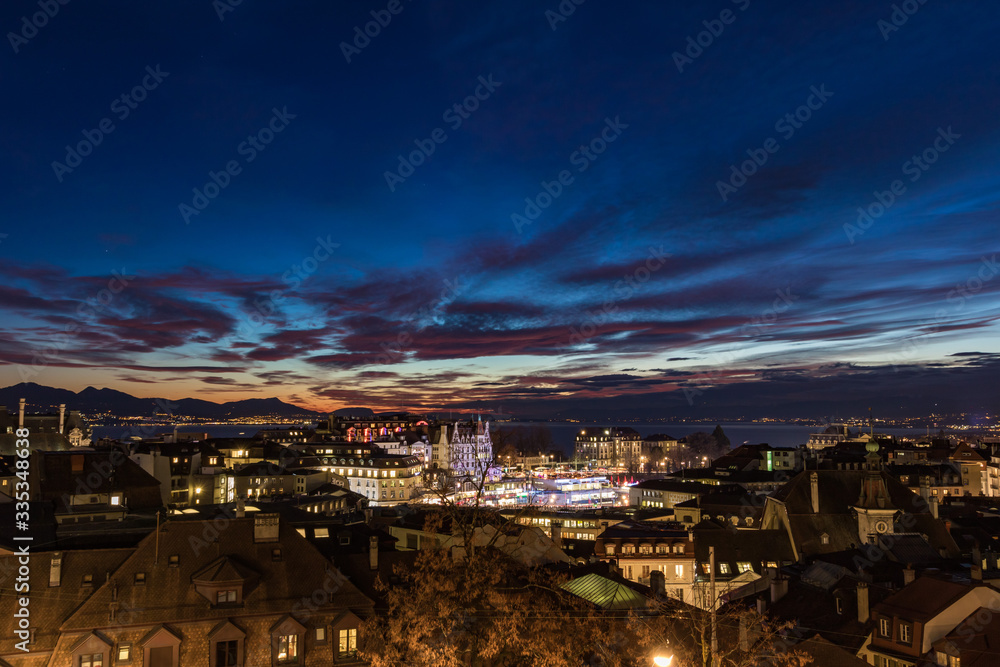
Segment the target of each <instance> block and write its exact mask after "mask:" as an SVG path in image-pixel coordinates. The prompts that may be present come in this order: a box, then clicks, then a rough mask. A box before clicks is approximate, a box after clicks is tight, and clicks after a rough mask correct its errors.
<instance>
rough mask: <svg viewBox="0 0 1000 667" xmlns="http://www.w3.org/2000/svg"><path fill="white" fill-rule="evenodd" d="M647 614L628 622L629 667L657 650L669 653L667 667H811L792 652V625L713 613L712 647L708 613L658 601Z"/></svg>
mask: <svg viewBox="0 0 1000 667" xmlns="http://www.w3.org/2000/svg"><path fill="white" fill-rule="evenodd" d="M651 612H652V613H650V614H648V615H645V616H635V617H634V618H633V619H632V627H631V629H630V633H631V634H633V635H634V636H635V640H634V643H635V645H636V646H637V647H638V650H637V651H636V652H635V656H634V657H635V660H636V662H635V663H634V664H643V662H642V661H643V657H644V655H648V651H650V650H655V649H656V648H657V647H659V648H660V649H661V650H663V648H664V647H669V649H668V650H669V652H670V653H672V654H673V655H674V663H673V664H675V665H677V664H680V665H684V666H685V667H687V666H692V667H694V666H698V667H714V666H717V667H761V666H763V665H769V666H771V667H802V666H804V665H808V664H810V663H811V662H812V658H811V657H810V656H809V655H807V654H806V653H805V652H803V651H801V650H798V649H796V648H795V647H794V642H795V641H796V639H797V638H796V639H791V638H790V637H789V635H792V634H793V632H792V630H793V626H794V624H793V623H776V622H774V621H773V620H772V619H770V618H769V617H768V616H766V615H764V614H759V613H758V612H757V611H756V609H752V608H745V607H740V606H738V605H733V604H730V605H727V606H725V607H723V608H722V609H719V610H718V611H717V614H716V622H715V627H716V633H717V635H716V641H714V642H713V641H712V613H711V611H709V610H704V609H698V608H696V607H690V606H688V605H684V604H683V603H679V602H677V601H674V600H661V601H660V602H659V603H658V605H657V607H656V608H655V609H653V610H651ZM713 645H714V650H713ZM646 664H648V658H647V662H646Z"/></svg>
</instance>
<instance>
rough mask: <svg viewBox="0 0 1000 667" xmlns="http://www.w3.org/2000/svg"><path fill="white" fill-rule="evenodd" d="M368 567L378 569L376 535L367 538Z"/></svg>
mask: <svg viewBox="0 0 1000 667" xmlns="http://www.w3.org/2000/svg"><path fill="white" fill-rule="evenodd" d="M368 567H370V568H371V569H373V570H377V569H378V535H372V536H371V537H369V538H368Z"/></svg>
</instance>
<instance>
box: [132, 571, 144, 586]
mask: <svg viewBox="0 0 1000 667" xmlns="http://www.w3.org/2000/svg"><path fill="white" fill-rule="evenodd" d="M132 581H133V583H134V584H135V585H136V586H145V585H146V573H145V572H136V573H135V576H134V577H133V579H132Z"/></svg>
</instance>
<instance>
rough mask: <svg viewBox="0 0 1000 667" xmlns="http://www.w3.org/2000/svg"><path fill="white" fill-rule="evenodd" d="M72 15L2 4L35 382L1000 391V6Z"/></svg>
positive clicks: (417, 398)
mask: <svg viewBox="0 0 1000 667" xmlns="http://www.w3.org/2000/svg"><path fill="white" fill-rule="evenodd" d="M50 1H51V3H52V6H51V7H49V13H54V15H53V16H51V17H48V16H45V15H44V14H43V13H39V12H43V9H44V6H45V5H46V0H43V2H42V3H41V5H39V3H38V2H37V0H36V2H27V1H24V0H16V1H14V0H12V1H11V2H6V3H4V6H3V8H2V10H0V28H2V30H3V31H4V33H5V35H6V37H5V40H4V41H5V44H3V45H0V59H2V62H0V92H2V94H3V99H4V100H5V102H4V104H3V105H2V107H0V124H2V127H3V128H4V131H3V132H2V133H0V142H2V143H0V147H2V151H3V160H2V162H0V193H2V202H3V220H2V222H0V232H2V233H3V234H5V235H6V236H4V237H2V239H0V259H2V261H0V275H2V286H0V293H2V301H0V303H2V310H0V312H2V320H0V322H2V328H3V336H2V341H0V362H2V363H3V364H4V365H3V366H0V381H2V382H3V384H13V383H16V382H20V381H22V380H27V381H34V382H39V383H41V384H47V385H53V386H64V387H67V388H71V389H77V390H78V389H81V388H83V387H85V386H87V385H95V386H109V387H113V388H116V389H121V390H123V391H128V392H130V393H134V394H137V395H159V396H167V397H180V396H184V395H189V396H199V397H203V398H208V399H212V400H220V401H221V400H231V399H235V398H243V397H253V396H269V395H276V396H279V397H282V398H285V399H287V400H291V401H296V402H299V403H301V404H303V405H308V406H311V407H316V408H320V407H322V408H334V407H340V406H343V405H348V404H363V405H371V406H373V407H382V408H393V407H400V406H404V407H408V408H411V409H418V408H438V407H443V406H452V407H456V406H457V407H463V406H464V407H475V406H482V407H484V408H488V409H497V407H498V406H500V405H502V406H503V407H504V409H506V410H512V411H515V412H521V413H538V412H540V411H551V412H560V413H561V414H570V413H573V414H581V413H584V414H587V411H588V410H592V411H595V412H594V414H595V416H600V414H603V412H602V411H605V412H607V414H611V413H612V412H615V411H617V412H615V414H624V412H622V411H626V412H627V411H629V410H632V411H633V412H635V413H636V414H648V415H651V416H660V415H661V414H671V415H683V414H686V412H687V411H690V412H691V413H692V414H693V413H694V412H697V411H698V410H701V411H702V412H715V413H718V414H727V415H733V414H747V415H752V414H759V413H764V412H768V411H769V410H772V409H774V408H775V406H776V405H779V404H785V405H791V404H799V403H801V406H802V408H803V409H804V410H805V409H806V408H807V405H806V404H807V403H808V404H809V405H811V406H813V407H816V406H820V405H823V404H824V403H830V404H831V405H834V404H835V403H836V402H837V401H842V400H844V399H845V397H846V398H850V399H852V400H853V399H855V398H856V399H857V400H858V401H861V402H862V403H863V402H865V401H869V402H870V401H872V400H880V401H883V402H882V403H880V404H879V407H880V408H881V409H883V410H886V411H888V410H889V409H901V410H903V411H905V409H904V408H906V405H905V400H906V398H907V397H908V396H910V395H911V393H912V391H911V390H912V388H913V387H914V386H919V387H921V389H920V394H921V396H922V395H924V394H935V393H940V394H941V395H942V396H945V397H947V398H948V400H949V401H951V402H950V403H948V406H949V407H954V408H956V409H969V410H972V409H981V408H983V407H984V406H985V407H986V408H987V409H990V408H992V407H994V406H995V401H996V398H997V395H996V390H995V389H988V390H984V389H983V383H984V382H987V383H988V384H989V385H991V386H994V387H995V382H988V380H989V378H993V377H995V360H994V356H993V355H994V354H1000V346H998V345H997V335H996V334H997V327H996V323H995V321H996V318H997V317H998V315H1000V308H998V301H997V294H998V291H997V286H998V283H1000V276H998V275H997V273H998V271H1000V269H998V268H997V266H996V265H995V264H994V263H993V262H994V259H993V258H994V253H995V252H996V250H997V245H998V244H997V231H996V230H997V222H998V215H997V200H998V195H997V192H998V185H1000V170H998V169H997V168H996V164H997V155H998V148H1000V48H998V47H997V41H996V34H997V32H998V30H1000V7H997V6H996V5H995V3H991V2H986V1H982V2H969V3H945V2H937V1H935V0H927V2H926V3H925V4H923V5H920V4H919V3H918V2H917V0H911V2H910V3H903V4H904V5H906V7H905V9H909V10H911V11H912V10H913V9H916V11H915V12H913V13H912V14H911V15H906V14H905V13H904V12H903V9H902V8H901V9H899V10H894V5H893V3H888V2H886V3H877V2H876V3H860V2H844V3H836V4H831V3H828V2H802V3H787V2H779V1H777V0H775V1H771V2H765V1H764V0H738V1H730V0H724V1H723V0H719V1H715V2H702V3H661V2H616V3H609V2H604V3H600V2H597V0H588V1H587V2H584V3H582V4H581V5H578V6H577V5H574V4H573V3H572V2H570V0H566V1H565V2H563V4H562V5H561V6H562V7H563V8H564V9H563V11H564V12H565V9H566V8H568V7H575V10H574V11H573V13H572V14H571V15H568V16H565V17H563V18H565V20H557V19H556V18H554V17H555V16H556V14H555V12H558V11H559V7H560V4H559V3H558V2H555V1H552V2H504V3H489V4H487V3H460V2H434V1H422V0H412V1H410V0H399V2H398V3H389V2H363V3H362V2H356V3H355V2H352V3H346V2H298V3H264V2H260V0H243V2H242V3H240V4H239V5H237V6H235V7H232V8H231V11H222V9H221V8H222V7H225V6H227V5H228V3H227V1H226V0H218V1H217V2H216V3H214V4H213V3H212V2H210V1H208V0H205V1H200V2H173V3H169V4H161V5H159V6H151V5H149V4H148V3H134V2H133V3H126V2H105V3H100V6H93V4H92V3H90V4H88V3H83V2H79V0H77V1H76V2H69V3H68V4H66V5H58V2H57V0H50ZM896 6H897V7H901V5H899V4H898V3H897V4H896ZM40 7H42V8H40ZM56 7H57V8H58V11H54V8H56ZM390 10H396V13H395V14H393V13H392V12H391V11H390ZM894 11H896V14H895V15H894ZM372 12H375V13H376V15H377V16H378V17H380V18H381V19H382V22H383V23H386V25H384V26H377V27H378V30H377V31H376V29H375V28H376V24H374V23H372V24H371V25H368V26H367V28H368V30H369V31H370V32H371V33H373V34H374V33H376V32H377V34H376V35H375V36H374V37H370V38H368V39H367V41H365V40H364V39H362V38H358V39H357V41H356V42H355V39H356V35H357V32H356V31H355V28H358V31H360V32H363V31H364V30H365V28H366V24H368V23H370V22H372V21H373V20H374V19H373V16H372ZM547 12H548V13H547ZM220 15H221V18H220ZM25 17H27V18H25ZM387 18H388V19H391V20H388V21H387ZM903 18H905V22H904V21H903ZM26 21H27V23H28V24H31V23H32V22H34V23H35V24H41V27H37V28H36V26H34V25H31V26H29V27H26V24H25V22H26ZM893 21H895V23H893ZM553 26H554V29H553ZM897 28H898V29H897ZM713 32H714V33H717V34H712V33H713ZM699 33H701V34H699ZM689 38H690V41H689ZM699 40H700V42H701V45H700V46H699V45H698V42H699ZM345 44H349V45H351V46H350V47H348V46H345ZM692 44H693V46H692ZM359 46H360V47H361V48H359ZM345 52H346V54H347V55H346V56H345ZM677 54H682V55H677ZM348 59H349V60H350V62H348ZM144 85H145V87H143V86H144ZM137 86H138V89H137V88H136V87H137ZM122 95H127V96H128V97H127V98H126V99H122ZM477 95H478V97H477ZM456 104H457V105H459V107H458V109H455V105H456ZM102 121H103V125H102ZM107 129H112V131H111V132H110V133H108V132H107ZM88 137H89V138H88ZM81 142H82V143H81ZM92 144H96V145H92ZM67 146H68V147H70V149H72V152H73V153H74V155H67V152H68V151H67ZM420 146H423V147H424V148H423V150H424V152H426V153H430V155H428V156H425V155H423V154H422V153H420V152H419V150H420V149H419V147H420ZM430 148H433V152H431V151H430ZM414 151H418V152H417V153H414ZM76 152H80V153H87V154H86V155H85V156H81V157H79V158H77V156H76V155H75V153H76ZM754 158H756V163H754V162H753V160H754ZM914 158H916V160H914ZM401 160H403V161H405V162H406V163H407V164H405V165H401ZM748 161H749V162H748ZM227 166H228V169H229V173H226V170H227ZM741 171H742V173H739V172H741ZM387 172H390V173H391V175H387ZM212 173H214V174H215V181H216V183H219V184H222V185H224V187H221V188H219V187H216V183H213V181H212V176H211V174H212ZM747 174H749V175H747ZM206 184H208V185H207V187H206ZM546 184H547V189H546ZM195 189H197V190H198V192H195ZM893 190H895V192H893ZM203 195H213V196H212V197H211V198H208V197H205V198H202V197H203ZM526 199H527V201H526ZM880 199H881V202H880V201H879V200H880ZM536 207H537V208H536ZM859 207H862V209H863V210H866V211H868V212H869V214H871V217H861V218H860V220H859V211H858V209H859ZM115 272H118V273H119V274H124V280H122V279H119V278H117V277H116V273H115ZM88 300H90V303H88ZM969 352H976V353H979V354H966V353H969ZM151 383H155V384H151ZM991 392H992V393H991ZM928 400H931V401H933V400H934V399H933V397H931V398H929V399H928ZM809 409H812V408H809ZM817 409H819V408H817ZM838 409H839V408H838Z"/></svg>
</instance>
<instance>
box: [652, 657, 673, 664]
mask: <svg viewBox="0 0 1000 667" xmlns="http://www.w3.org/2000/svg"><path fill="white" fill-rule="evenodd" d="M673 661H674V656H672V655H657V656H654V657H653V664H654V665H656V667H670V663H672V662H673Z"/></svg>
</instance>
